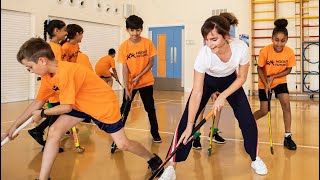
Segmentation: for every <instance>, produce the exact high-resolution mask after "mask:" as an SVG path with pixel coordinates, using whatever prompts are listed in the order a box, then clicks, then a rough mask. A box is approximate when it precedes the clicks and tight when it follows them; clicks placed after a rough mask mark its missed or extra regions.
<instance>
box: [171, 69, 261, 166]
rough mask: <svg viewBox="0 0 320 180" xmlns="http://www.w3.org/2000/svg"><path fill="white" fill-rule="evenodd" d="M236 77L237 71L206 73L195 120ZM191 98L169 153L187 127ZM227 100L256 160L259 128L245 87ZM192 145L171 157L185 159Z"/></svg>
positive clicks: (247, 146)
mask: <svg viewBox="0 0 320 180" xmlns="http://www.w3.org/2000/svg"><path fill="white" fill-rule="evenodd" d="M236 78H237V75H236V73H233V74H231V75H229V76H227V77H213V76H210V75H208V74H205V78H204V84H203V94H202V98H201V102H200V106H199V109H198V112H197V114H196V117H195V121H196V120H197V118H198V116H199V114H200V112H201V111H202V109H203V108H204V107H205V106H206V104H207V102H208V100H209V98H210V96H211V95H212V94H213V93H214V92H216V91H218V92H223V91H224V90H226V89H227V88H228V87H229V86H230V85H231V84H232V83H233V82H234V81H235V79H236ZM189 100H190V97H189V99H188V102H187V104H186V107H185V110H184V112H183V115H182V117H181V120H180V122H179V123H178V126H177V128H176V130H175V133H174V137H173V140H172V142H171V145H170V148H169V151H168V154H169V153H171V152H172V151H173V150H174V149H175V148H176V146H177V142H178V141H179V139H180V136H181V135H182V133H183V132H184V130H185V129H186V127H187V121H188V107H189ZM227 101H228V103H229V104H230V106H231V108H232V109H233V112H234V114H235V117H236V118H237V120H238V122H239V127H240V129H241V132H242V136H243V139H244V147H245V150H246V152H247V153H248V154H249V155H250V158H251V160H252V161H254V160H255V159H256V156H257V143H258V129H257V124H256V121H255V119H254V117H253V114H252V111H251V108H250V105H249V102H248V99H247V96H246V95H245V92H244V90H243V88H242V87H241V88H239V89H238V90H237V91H235V92H234V93H233V94H231V95H230V96H229V97H227ZM191 146H192V141H190V142H189V143H188V144H187V145H186V146H185V147H184V148H182V149H180V150H178V151H177V153H176V154H175V156H174V157H173V158H172V159H171V161H173V162H180V161H185V160H186V159H187V157H188V155H189V152H190V149H191ZM168 154H167V156H168Z"/></svg>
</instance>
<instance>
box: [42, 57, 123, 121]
mask: <svg viewBox="0 0 320 180" xmlns="http://www.w3.org/2000/svg"><path fill="white" fill-rule="evenodd" d="M42 78H43V79H44V80H45V81H41V85H40V89H39V92H38V95H37V98H36V99H37V100H39V101H43V102H46V101H47V99H48V98H49V97H50V96H52V95H53V94H54V93H55V91H57V92H59V98H60V104H72V105H73V107H72V108H73V109H75V110H78V111H81V112H84V113H86V114H88V115H90V116H92V117H93V118H95V119H97V120H99V121H101V122H104V123H106V124H113V123H115V122H117V121H119V120H120V118H121V115H120V108H119V102H118V99H117V96H116V94H115V93H114V92H113V90H112V89H111V87H110V86H109V85H108V84H107V83H105V82H104V81H103V80H102V79H101V78H99V76H97V75H96V74H95V73H94V72H92V71H91V70H89V68H86V67H85V66H83V65H80V64H76V63H69V62H65V61H58V68H57V71H56V73H55V75H54V76H53V77H51V76H50V74H46V75H44V76H43V77H42Z"/></svg>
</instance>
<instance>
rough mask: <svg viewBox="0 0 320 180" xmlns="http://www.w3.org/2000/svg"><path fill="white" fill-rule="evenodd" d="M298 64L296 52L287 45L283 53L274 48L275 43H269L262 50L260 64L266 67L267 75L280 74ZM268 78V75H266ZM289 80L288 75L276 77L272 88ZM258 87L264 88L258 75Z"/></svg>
mask: <svg viewBox="0 0 320 180" xmlns="http://www.w3.org/2000/svg"><path fill="white" fill-rule="evenodd" d="M295 65H296V59H295V55H294V52H293V50H292V49H291V48H289V47H287V46H285V47H284V48H283V51H282V52H281V53H277V52H275V51H274V49H273V45H272V44H270V45H267V46H265V47H264V48H262V49H261V50H260V53H259V60H258V66H259V67H264V71H265V72H266V74H267V76H272V75H275V74H279V73H280V72H282V71H284V70H285V69H286V68H287V67H293V66H295ZM265 78H267V77H265ZM286 82H287V76H282V77H279V78H275V79H274V80H273V82H272V84H271V88H274V87H276V86H277V85H279V84H283V83H286ZM258 87H259V89H264V88H265V87H264V85H263V83H262V81H261V79H260V77H258Z"/></svg>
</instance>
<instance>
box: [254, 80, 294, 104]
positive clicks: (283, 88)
mask: <svg viewBox="0 0 320 180" xmlns="http://www.w3.org/2000/svg"><path fill="white" fill-rule="evenodd" d="M272 91H274V93H275V97H276V98H278V94H282V93H287V94H289V91H288V85H287V83H283V84H279V85H277V86H276V87H274V88H272V89H271V96H272ZM259 99H260V101H268V97H267V94H266V91H265V89H259Z"/></svg>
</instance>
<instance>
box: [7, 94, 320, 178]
mask: <svg viewBox="0 0 320 180" xmlns="http://www.w3.org/2000/svg"><path fill="white" fill-rule="evenodd" d="M116 93H117V95H118V97H119V104H120V103H121V102H120V100H121V99H122V92H120V91H117V92H116ZM188 96H189V93H183V92H173V91H155V92H154V98H155V103H156V111H157V117H158V123H159V129H160V135H161V137H162V140H163V142H162V143H161V144H154V143H152V136H151V135H150V133H149V121H148V116H147V113H146V112H145V111H144V108H143V104H142V102H141V99H140V97H139V95H138V94H137V96H136V97H135V100H134V103H133V104H132V108H131V111H130V114H129V117H128V120H127V124H126V126H125V131H126V133H127V135H128V137H129V138H130V139H133V140H136V141H138V142H140V143H142V144H143V145H144V146H145V147H146V148H147V149H148V150H150V151H151V152H154V153H157V154H158V155H159V156H160V157H161V158H162V159H164V158H165V155H166V153H167V150H168V148H169V145H170V142H171V139H172V134H173V131H174V129H175V128H176V125H177V122H178V121H179V120H180V117H181V115H182V112H183V110H184V108H185V104H186V101H187V98H188ZM249 101H250V105H251V108H252V110H253V112H254V111H255V110H257V109H258V108H259V99H258V97H249ZM28 103H30V101H22V102H14V103H5V104H1V131H2V132H4V131H5V130H6V129H7V128H8V127H9V126H10V125H11V124H12V122H13V121H14V120H15V118H17V116H18V115H19V114H20V113H21V112H22V111H23V110H24V108H25V107H26V106H27V105H28ZM271 103H272V105H271V119H272V131H273V142H274V155H271V153H270V147H269V132H268V123H267V116H265V117H264V118H262V119H260V120H259V121H258V122H257V124H258V130H259V147H260V150H259V156H260V157H261V158H262V160H263V161H264V162H265V163H266V165H267V167H268V171H269V172H268V174H267V175H266V176H259V175H257V174H255V172H254V171H253V170H252V168H251V167H250V164H251V160H250V158H249V156H248V155H247V153H246V152H245V150H244V147H243V140H242V135H241V132H240V129H239V127H238V122H237V121H236V119H235V117H234V115H233V111H232V109H231V107H230V106H229V105H228V104H227V105H226V106H225V108H224V109H223V111H222V115H221V120H220V125H219V131H221V134H220V135H221V136H222V137H223V138H225V139H226V144H222V145H221V144H219V145H218V144H213V151H212V152H213V154H212V155H211V156H208V153H207V149H208V147H209V142H208V140H207V136H208V132H209V127H210V125H211V122H210V121H209V122H207V123H206V124H205V125H204V128H202V129H201V133H202V138H201V144H202V150H191V153H190V155H189V157H188V159H187V161H186V162H183V163H180V164H179V165H178V166H177V170H176V173H177V179H178V180H211V179H217V180H233V179H237V180H260V179H261V180H262V179H263V180H265V179H271V180H282V179H286V180H295V179H297V180H301V179H305V180H313V179H319V99H314V100H312V99H309V98H297V97H291V110H292V133H293V139H294V140H295V142H296V144H297V145H298V148H297V151H290V150H288V149H286V148H285V147H284V146H283V136H284V124H283V118H282V109H281V105H280V103H279V101H278V100H276V99H274V98H273V100H272V102H271ZM211 105H212V103H211V102H209V103H208V105H207V110H206V111H205V113H207V112H208V109H210V108H211ZM34 126H36V124H32V125H29V126H28V127H27V128H26V129H25V130H23V131H22V132H21V133H20V135H19V136H18V137H17V138H16V139H15V140H14V141H12V142H9V143H8V144H6V145H5V146H4V147H2V148H1V179H3V180H26V179H30V180H31V179H35V178H37V177H38V173H39V171H40V165H41V158H42V152H41V148H42V147H41V146H40V145H39V144H38V143H37V142H36V141H34V140H33V139H32V138H31V136H30V135H29V134H28V133H27V130H28V129H31V128H32V127H34ZM77 127H78V128H79V130H80V131H79V136H80V144H81V146H83V147H85V149H86V150H85V152H84V153H83V154H78V153H77V152H76V150H75V148H74V144H73V139H72V137H71V136H67V137H66V138H65V139H64V140H62V141H61V146H62V147H63V148H64V150H65V152H63V153H60V154H59V155H58V157H57V159H56V161H55V163H54V166H53V169H52V172H51V179H53V180H89V179H90V180H100V179H101V180H102V179H112V180H143V179H148V178H149V177H150V171H149V170H148V168H147V163H146V162H145V161H144V159H142V158H140V157H137V156H135V155H133V154H130V153H128V152H121V151H116V153H114V154H111V153H110V145H111V143H112V139H111V137H110V136H109V135H108V134H106V133H105V132H103V131H101V130H100V129H98V128H97V126H95V125H94V124H85V123H81V124H79V125H77ZM46 131H47V130H46Z"/></svg>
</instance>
